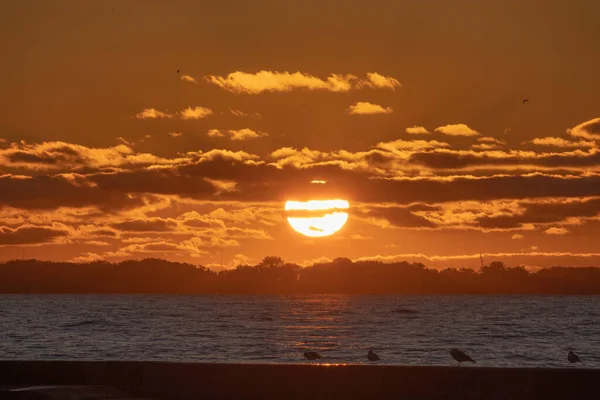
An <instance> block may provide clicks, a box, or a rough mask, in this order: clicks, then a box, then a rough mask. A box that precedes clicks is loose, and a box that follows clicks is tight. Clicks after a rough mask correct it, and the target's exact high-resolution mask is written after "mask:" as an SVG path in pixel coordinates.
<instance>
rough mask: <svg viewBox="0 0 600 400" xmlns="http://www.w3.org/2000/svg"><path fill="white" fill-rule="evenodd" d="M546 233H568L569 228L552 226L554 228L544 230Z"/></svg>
mask: <svg viewBox="0 0 600 400" xmlns="http://www.w3.org/2000/svg"><path fill="white" fill-rule="evenodd" d="M544 233H545V234H546V235H566V234H567V233H569V230H568V229H567V228H556V227H552V228H548V229H546V230H545V231H544Z"/></svg>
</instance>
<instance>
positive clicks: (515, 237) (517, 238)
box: [512, 233, 525, 240]
mask: <svg viewBox="0 0 600 400" xmlns="http://www.w3.org/2000/svg"><path fill="white" fill-rule="evenodd" d="M524 238H525V236H523V235H521V234H520V233H515V234H514V235H512V239H513V240H521V239H524Z"/></svg>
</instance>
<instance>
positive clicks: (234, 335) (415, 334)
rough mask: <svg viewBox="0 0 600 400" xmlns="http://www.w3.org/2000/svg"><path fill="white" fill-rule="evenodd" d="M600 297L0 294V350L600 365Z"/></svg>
mask: <svg viewBox="0 0 600 400" xmlns="http://www.w3.org/2000/svg"><path fill="white" fill-rule="evenodd" d="M599 322H600V297H599V296H346V295H299V296H146V295H131V296H122V295H118V296H117V295H115V296H112V295H111V296H106V295H102V296H90V295H82V296H75V295H0V327H1V329H0V359H39V360H78V359H81V360H163V361H192V362H259V363H260V362H269V363H273V362H274V363H289V362H303V360H302V353H303V352H304V351H308V350H315V351H318V352H319V353H321V354H322V355H323V356H324V357H325V360H326V361H328V362H335V363H367V362H368V361H367V360H366V353H367V351H368V349H369V348H373V349H374V350H375V351H376V352H377V353H378V354H379V355H380V356H381V358H382V361H381V363H384V364H404V365H406V364H412V365H451V364H452V362H453V361H452V359H451V358H450V356H449V355H448V350H449V349H450V348H452V347H457V348H459V349H462V350H464V351H466V352H467V353H468V354H470V355H471V356H472V357H473V358H475V359H476V360H477V361H478V365H484V366H523V367H565V366H567V365H568V362H567V360H566V355H567V352H568V350H570V349H573V350H574V351H575V352H576V353H578V354H579V355H580V356H581V358H582V360H583V361H584V366H585V367H589V368H600V323H599Z"/></svg>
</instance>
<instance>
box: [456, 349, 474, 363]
mask: <svg viewBox="0 0 600 400" xmlns="http://www.w3.org/2000/svg"><path fill="white" fill-rule="evenodd" d="M450 355H451V356H452V358H454V359H455V360H456V362H457V363H458V364H457V365H458V366H459V367H460V363H461V362H466V361H468V362H472V363H475V364H477V361H475V360H473V359H472V358H471V357H469V356H468V355H467V354H466V353H464V352H462V351H460V350H457V349H452V350H450Z"/></svg>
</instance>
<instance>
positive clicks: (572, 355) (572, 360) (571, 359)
mask: <svg viewBox="0 0 600 400" xmlns="http://www.w3.org/2000/svg"><path fill="white" fill-rule="evenodd" d="M567 360H569V362H570V363H571V365H573V364H575V363H578V362H581V358H579V356H578V355H577V354H575V353H573V352H572V351H571V350H569V354H568V355H567Z"/></svg>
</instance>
